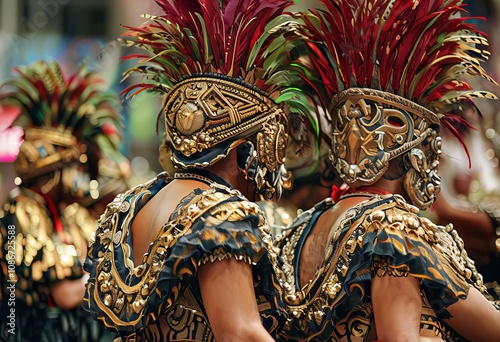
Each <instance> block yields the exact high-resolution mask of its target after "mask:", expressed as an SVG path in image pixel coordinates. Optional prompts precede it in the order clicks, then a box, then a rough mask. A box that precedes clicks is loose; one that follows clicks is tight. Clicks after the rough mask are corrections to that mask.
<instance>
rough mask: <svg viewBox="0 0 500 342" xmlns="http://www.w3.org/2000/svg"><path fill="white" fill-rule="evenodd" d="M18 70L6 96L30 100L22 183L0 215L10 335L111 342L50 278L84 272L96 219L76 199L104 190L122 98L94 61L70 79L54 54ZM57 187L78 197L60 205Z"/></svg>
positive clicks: (25, 108) (25, 110)
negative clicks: (61, 298)
mask: <svg viewBox="0 0 500 342" xmlns="http://www.w3.org/2000/svg"><path fill="white" fill-rule="evenodd" d="M16 71H17V73H18V74H19V77H18V78H16V79H12V80H10V81H7V82H6V83H5V84H4V88H3V89H7V91H6V92H3V93H2V94H1V95H0V102H1V103H2V104H7V105H12V106H18V107H20V108H21V109H22V112H21V114H20V116H19V117H18V118H17V120H16V121H15V122H14V123H13V125H16V126H17V125H19V126H21V127H22V128H23V129H24V131H25V136H24V142H23V144H22V145H21V147H20V151H19V155H18V156H17V159H16V161H15V169H16V172H17V174H18V176H19V178H20V180H21V182H22V183H21V184H20V185H19V186H18V187H17V188H15V189H14V190H13V191H12V192H11V193H10V195H9V198H8V202H7V203H6V204H5V206H4V207H3V209H4V212H3V215H2V218H1V224H0V231H1V240H0V246H1V249H0V264H1V268H2V272H1V282H0V283H1V286H2V291H1V292H0V295H1V297H2V307H1V308H2V326H1V328H2V331H1V334H2V335H1V337H2V340H7V341H34V340H36V341H101V340H102V341H105V340H108V341H109V340H111V339H112V335H109V334H107V333H105V331H104V329H102V328H101V327H99V326H98V325H97V324H96V323H95V322H94V321H92V320H91V319H90V317H88V315H87V314H86V313H85V311H84V310H83V309H82V308H81V307H80V305H78V306H76V307H75V308H73V309H67V310H66V309H62V308H61V307H59V306H58V305H57V303H55V300H54V298H53V296H52V286H54V285H55V284H56V283H58V282H60V281H63V280H78V279H82V281H84V280H85V279H86V278H82V277H83V276H84V272H83V262H84V260H85V251H86V250H87V246H88V242H89V240H90V239H91V237H92V235H93V233H94V232H95V229H96V220H95V219H94V218H93V217H92V216H90V214H89V212H88V211H87V209H85V208H84V207H82V206H81V205H80V204H79V203H78V202H77V201H88V198H89V197H99V194H96V193H95V192H94V193H93V192H92V186H93V184H94V183H96V182H97V181H96V180H95V179H96V178H97V177H98V172H97V169H98V168H97V163H98V160H99V159H100V158H104V157H105V155H106V154H105V149H104V145H105V146H106V149H107V151H116V150H117V145H116V143H117V139H118V138H119V132H118V130H117V127H118V126H117V125H118V109H119V103H118V97H117V96H116V95H114V94H113V93H112V92H111V91H110V90H108V88H107V85H106V83H105V81H104V80H103V79H102V78H101V77H100V76H99V75H98V74H97V73H94V72H88V71H87V69H86V65H82V66H81V67H80V68H79V69H78V71H77V72H76V73H75V74H73V75H71V77H69V78H64V76H63V75H62V72H61V69H60V67H59V65H58V64H57V63H56V62H50V63H46V62H43V61H40V62H36V63H34V64H32V65H31V66H29V67H19V68H17V69H16ZM9 91H10V92H9ZM35 184H42V185H41V186H36V187H35ZM53 191H59V192H58V196H60V197H59V199H58V200H61V201H62V200H63V199H62V196H63V195H62V194H63V192H64V193H65V194H70V196H71V199H70V200H71V201H73V202H71V201H68V200H67V198H65V202H66V203H67V205H65V206H64V207H62V206H61V203H58V202H56V201H58V200H54V198H53V197H51V195H49V194H50V193H51V192H53ZM64 196H65V197H66V196H67V195H64ZM82 289H83V285H82ZM8 315H14V318H13V319H6V317H8ZM12 323H14V324H12Z"/></svg>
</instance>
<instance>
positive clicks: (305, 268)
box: [299, 197, 367, 288]
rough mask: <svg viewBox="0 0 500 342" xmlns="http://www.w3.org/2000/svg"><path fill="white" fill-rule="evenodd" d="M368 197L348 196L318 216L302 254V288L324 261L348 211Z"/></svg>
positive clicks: (300, 272) (300, 267)
mask: <svg viewBox="0 0 500 342" xmlns="http://www.w3.org/2000/svg"><path fill="white" fill-rule="evenodd" d="M366 199H367V198H365V197H351V198H346V199H344V200H342V201H340V202H339V203H337V204H335V206H334V207H333V208H331V209H330V210H328V211H325V212H324V213H323V214H321V216H320V217H319V218H318V221H317V222H316V224H315V226H314V227H313V229H312V230H311V233H310V234H309V236H308V237H307V238H306V241H305V242H304V247H303V249H302V252H301V254H300V266H299V274H300V287H301V288H303V287H304V286H305V285H306V284H307V283H308V282H309V280H311V279H312V278H313V277H314V275H315V273H316V271H317V270H318V267H320V266H321V264H322V262H323V261H324V259H325V252H326V247H327V245H328V243H329V241H330V240H331V239H332V238H333V235H334V233H335V232H336V231H337V230H338V228H339V226H340V223H341V221H342V220H343V219H344V217H345V214H346V212H347V211H348V210H349V209H351V208H352V207H353V206H355V205H356V204H358V203H360V202H362V201H364V200H366Z"/></svg>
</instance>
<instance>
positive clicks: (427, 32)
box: [301, 0, 496, 208]
mask: <svg viewBox="0 0 500 342" xmlns="http://www.w3.org/2000/svg"><path fill="white" fill-rule="evenodd" d="M321 2H322V3H323V5H324V6H325V9H324V10H317V11H311V12H310V13H307V14H304V15H302V18H301V20H303V24H304V25H303V27H304V30H305V31H306V32H305V33H304V34H305V35H306V36H307V37H309V39H310V40H312V41H314V43H309V46H310V53H311V56H312V57H311V61H312V63H313V65H314V68H315V69H316V71H317V75H318V79H319V80H320V84H319V85H318V84H317V83H316V82H314V80H313V81H311V84H312V85H313V86H317V88H316V89H318V91H319V93H320V94H321V95H322V97H323V98H325V99H326V101H329V113H330V115H331V116H330V117H329V119H330V120H331V122H332V123H333V135H332V136H333V137H332V152H331V155H330V159H331V160H332V162H333V165H334V168H335V169H336V170H337V172H338V173H339V175H340V176H341V177H342V179H343V180H344V181H345V182H346V183H347V184H348V185H349V186H351V187H360V186H364V185H372V184H374V183H375V182H376V181H377V180H378V179H380V177H382V175H384V174H385V173H386V171H387V170H388V169H389V162H390V161H391V160H393V159H395V158H396V157H399V156H403V157H402V158H401V159H400V164H401V166H402V170H405V172H404V173H402V175H404V177H403V188H404V190H405V192H406V193H407V195H408V197H409V198H410V200H411V202H412V203H413V204H414V205H416V206H418V207H420V208H426V207H428V206H429V205H430V204H431V203H432V202H433V201H434V199H435V196H436V194H437V193H438V192H439V190H440V177H439V175H438V173H437V166H438V164H439V155H440V153H441V138H440V137H438V136H437V132H438V130H439V129H438V127H439V126H441V124H442V125H443V126H445V127H447V128H448V129H449V130H450V131H451V132H452V133H453V134H454V135H455V136H456V137H457V138H458V139H459V140H460V141H461V142H462V139H461V138H460V133H459V132H458V131H457V129H456V127H457V126H459V125H465V126H466V127H467V126H468V127H470V126H469V124H468V123H467V121H466V120H465V119H464V117H465V113H467V112H468V111H470V110H474V111H477V108H476V107H475V105H474V103H473V102H472V99H474V98H490V99H494V98H496V96H495V95H493V94H492V93H490V92H488V91H481V90H474V89H472V87H471V85H470V84H469V83H468V82H467V81H466V79H465V77H467V76H480V77H482V78H484V79H486V80H488V81H490V82H493V83H495V81H494V80H493V79H491V78H490V77H489V76H488V75H487V74H486V72H485V71H484V69H483V68H482V66H481V62H482V61H484V60H485V59H486V58H487V57H488V53H487V52H486V51H484V50H483V49H482V46H485V45H487V39H486V37H485V35H484V34H483V33H481V32H479V31H478V30H477V29H476V28H475V26H474V25H472V24H471V23H469V22H468V20H470V19H471V18H470V17H460V15H461V14H465V13H466V12H465V10H464V9H463V5H462V1H461V0H421V1H416V0H414V1H409V0H408V1H403V0H400V1H398V0H365V1H359V0H321ZM467 153H468V152H467Z"/></svg>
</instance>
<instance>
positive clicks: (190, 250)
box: [84, 189, 285, 336]
mask: <svg viewBox="0 0 500 342" xmlns="http://www.w3.org/2000/svg"><path fill="white" fill-rule="evenodd" d="M209 191H210V190H209ZM218 191H220V189H219V190H218ZM204 193H206V192H202V191H201V190H195V191H194V193H193V196H192V198H190V200H189V201H187V202H188V203H186V204H185V205H184V209H185V210H192V208H193V205H196V203H197V199H198V200H199V196H202V195H203V194H204ZM222 197H223V200H220V201H219V202H218V203H217V204H216V205H214V206H213V207H211V208H210V213H211V215H208V216H207V217H203V218H201V217H200V218H198V219H197V220H195V221H193V224H192V226H191V227H186V226H182V224H179V222H177V224H171V223H170V224H167V225H166V230H165V231H164V232H163V233H162V234H161V236H160V237H159V238H158V239H157V240H156V243H155V244H154V246H156V248H154V247H153V249H151V253H150V254H149V255H148V256H146V257H147V258H149V260H151V261H152V262H153V263H156V264H157V267H156V270H152V271H151V269H150V270H149V271H150V272H149V275H150V276H152V278H151V279H154V278H156V280H155V281H154V282H148V286H149V287H150V290H149V295H147V296H141V298H140V299H139V297H138V296H135V297H134V298H133V299H132V300H128V303H127V302H126V301H127V295H123V296H122V297H120V296H118V298H111V303H114V304H113V305H114V306H115V307H116V305H115V304H116V300H117V299H118V300H119V301H120V300H121V301H122V304H121V305H122V307H121V310H120V312H119V313H118V314H117V313H116V311H115V312H113V314H111V315H109V313H111V312H112V311H113V310H114V309H113V306H108V307H107V308H103V304H104V302H105V297H106V296H105V295H103V291H102V286H103V284H106V282H108V283H109V285H111V286H113V285H114V284H113V279H112V277H109V276H104V277H103V272H102V270H103V269H106V268H108V269H111V268H115V270H116V272H117V274H119V275H120V277H121V279H122V282H127V283H128V284H129V286H130V287H133V286H135V285H136V284H137V283H138V282H140V281H141V275H144V274H147V273H148V270H147V269H145V268H144V267H143V266H144V264H142V265H140V266H139V268H140V270H139V272H137V268H136V271H135V273H136V274H137V277H136V276H131V274H130V269H128V268H127V267H125V265H124V264H125V263H124V262H121V261H120V259H123V255H124V254H123V251H120V249H117V246H116V245H115V247H114V250H115V253H117V254H115V255H114V256H113V257H112V260H111V261H112V262H111V263H110V262H107V265H104V266H105V267H104V268H103V264H104V263H106V262H103V260H102V259H101V260H99V259H100V258H102V256H103V255H104V254H106V253H109V252H108V250H107V248H105V247H106V246H105V245H103V244H102V243H101V238H102V237H104V236H105V235H107V233H106V232H104V233H101V234H102V235H101V236H99V235H97V236H96V241H95V242H94V244H93V247H92V252H91V254H90V255H89V256H90V258H89V260H88V262H86V270H87V271H88V272H89V273H90V279H89V282H88V287H87V291H86V294H85V301H84V308H85V309H86V310H87V311H89V312H90V314H91V315H92V316H93V317H94V318H95V319H97V320H99V321H101V322H102V323H103V324H104V325H105V326H106V327H107V328H110V329H112V330H116V331H118V332H119V333H120V334H121V335H122V336H127V335H129V334H131V333H133V332H138V331H140V330H141V329H142V328H144V327H145V326H147V325H148V324H150V323H151V322H153V321H155V320H156V319H157V318H158V317H159V316H160V315H162V314H164V313H165V312H167V311H168V310H169V309H170V308H172V307H173V306H174V305H175V302H176V300H177V298H178V297H179V295H180V294H181V293H182V292H183V291H184V290H185V289H186V287H187V286H188V285H189V284H190V283H191V281H192V280H193V279H195V277H196V273H197V270H198V267H199V266H200V265H202V264H203V263H206V262H212V261H215V260H223V259H227V258H230V257H234V258H236V259H238V260H242V261H245V262H248V263H250V264H252V265H253V266H256V267H253V272H254V278H255V279H256V280H258V281H259V288H260V289H261V291H262V293H263V294H264V295H265V296H266V297H267V298H268V301H269V302H270V303H271V308H270V310H269V311H276V312H277V313H278V317H283V322H281V321H280V322H272V323H271V325H272V326H275V327H276V326H282V325H283V324H284V318H285V310H284V303H283V301H282V293H281V292H280V289H279V287H278V285H277V284H278V282H277V280H276V276H275V274H274V271H273V263H272V260H271V259H272V258H270V257H269V255H268V254H267V253H266V247H265V244H266V243H265V242H264V241H263V238H262V231H256V228H257V227H260V228H262V226H263V225H264V221H263V216H262V213H261V211H260V209H259V208H258V207H257V206H256V205H254V204H253V203H251V202H247V201H246V200H242V198H241V197H240V196H238V195H235V194H227V193H226V194H224V196H222ZM193 199H194V201H193ZM231 203H233V206H234V209H235V211H237V212H238V213H241V212H243V213H246V215H244V217H242V219H240V220H237V221H234V220H233V221H232V222H231V223H229V222H230V221H228V220H229V219H231V215H230V214H231V213H228V207H231ZM189 208H191V209H189ZM216 212H218V215H221V218H224V219H221V220H214V219H213V215H214V213H216ZM184 214H186V213H184ZM232 215H235V213H232ZM181 216H182V213H181V214H180V215H179V216H178V218H182V217H181ZM115 219H116V217H115ZM233 219H234V217H233ZM181 221H182V220H181ZM188 221H189V220H188ZM236 224H237V227H236ZM116 232H117V231H115V232H114V233H115V234H116ZM180 232H182V233H180ZM173 235H178V236H176V237H175V238H174V239H171V237H172V236H173ZM174 240H175V243H171V244H170V243H169V242H168V241H174ZM106 241H108V243H110V244H112V241H113V237H111V238H110V237H109V236H107V238H106ZM158 242H160V243H158ZM269 244H270V243H269ZM268 247H269V246H268ZM108 255H109V254H108ZM92 259H93V260H92ZM105 273H108V274H112V273H113V272H111V273H109V272H105ZM143 288H144V286H143ZM125 290H126V289H125ZM139 295H140V294H139ZM96 300H99V303H97V302H96ZM123 301H125V303H123ZM134 302H135V303H140V304H141V307H142V309H141V310H139V311H131V310H127V309H126V307H127V306H129V307H133V305H134V304H133V303H134ZM124 307H125V310H124V309H123V308H124ZM264 316H269V317H271V318H273V317H275V315H274V314H273V313H272V312H269V313H268V314H265V315H264ZM272 320H274V319H272ZM123 323H126V324H123Z"/></svg>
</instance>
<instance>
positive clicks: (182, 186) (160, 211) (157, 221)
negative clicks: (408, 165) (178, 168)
mask: <svg viewBox="0 0 500 342" xmlns="http://www.w3.org/2000/svg"><path fill="white" fill-rule="evenodd" d="M197 188H199V189H209V188H210V186H209V185H207V184H205V183H203V182H199V181H195V180H188V179H176V180H173V181H172V182H171V183H169V184H168V185H167V186H165V187H164V188H163V189H161V190H160V191H159V192H158V193H157V194H156V195H155V196H154V197H153V198H151V199H150V200H149V201H148V202H147V203H146V204H145V205H144V207H143V208H141V209H140V211H139V212H138V213H137V215H136V216H135V218H134V221H133V223H132V248H133V251H134V263H135V265H139V264H140V263H141V261H142V257H143V256H144V254H145V253H146V252H147V251H148V248H149V245H150V243H151V242H152V241H154V240H155V239H156V237H157V235H158V232H159V231H160V229H161V228H162V227H163V225H164V224H165V223H167V222H168V221H169V218H170V215H171V214H172V212H173V211H174V210H175V208H176V207H177V205H178V204H179V202H180V201H181V200H182V199H183V198H184V197H186V196H187V195H189V194H190V193H191V192H192V191H193V190H194V189H197Z"/></svg>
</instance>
